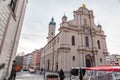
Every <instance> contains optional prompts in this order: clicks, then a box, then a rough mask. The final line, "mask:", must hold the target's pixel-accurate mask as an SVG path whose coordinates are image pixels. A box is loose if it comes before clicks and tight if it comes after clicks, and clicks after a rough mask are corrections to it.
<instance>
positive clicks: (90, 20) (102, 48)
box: [41, 4, 108, 71]
mask: <svg viewBox="0 0 120 80" xmlns="http://www.w3.org/2000/svg"><path fill="white" fill-rule="evenodd" d="M73 13H74V19H73V20H67V16H66V15H64V16H63V17H62V23H61V24H60V28H59V33H58V34H57V35H55V28H56V23H55V21H54V18H52V19H51V22H50V23H49V31H48V37H47V39H48V43H47V44H46V46H44V48H43V51H42V55H41V67H44V68H45V69H46V70H47V71H58V70H60V69H63V70H64V71H70V69H71V68H72V67H92V66H98V65H106V64H107V63H106V56H107V55H108V50H107V45H106V35H105V34H104V31H103V30H102V26H101V25H100V24H98V25H95V23H94V15H93V11H92V10H88V9H87V8H86V6H85V5H84V4H83V5H82V7H80V8H79V9H78V10H76V11H74V12H73Z"/></svg>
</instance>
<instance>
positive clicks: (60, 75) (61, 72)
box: [59, 69, 65, 80]
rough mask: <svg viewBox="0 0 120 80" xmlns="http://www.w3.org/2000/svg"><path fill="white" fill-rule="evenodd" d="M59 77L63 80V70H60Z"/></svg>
mask: <svg viewBox="0 0 120 80" xmlns="http://www.w3.org/2000/svg"><path fill="white" fill-rule="evenodd" d="M59 77H60V80H64V78H65V75H64V72H63V69H61V70H60V72H59Z"/></svg>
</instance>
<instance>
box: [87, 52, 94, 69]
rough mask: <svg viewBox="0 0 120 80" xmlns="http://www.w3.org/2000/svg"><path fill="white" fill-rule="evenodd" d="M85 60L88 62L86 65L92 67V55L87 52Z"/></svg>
mask: <svg viewBox="0 0 120 80" xmlns="http://www.w3.org/2000/svg"><path fill="white" fill-rule="evenodd" d="M85 62H86V67H92V66H93V64H92V56H91V55H89V54H87V55H86V56H85Z"/></svg>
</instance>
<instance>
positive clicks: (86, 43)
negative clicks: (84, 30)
mask: <svg viewBox="0 0 120 80" xmlns="http://www.w3.org/2000/svg"><path fill="white" fill-rule="evenodd" d="M85 45H86V47H89V39H88V37H87V36H86V37H85Z"/></svg>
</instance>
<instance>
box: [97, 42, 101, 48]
mask: <svg viewBox="0 0 120 80" xmlns="http://www.w3.org/2000/svg"><path fill="white" fill-rule="evenodd" d="M97 44H98V49H100V41H99V40H98V41H97Z"/></svg>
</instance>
